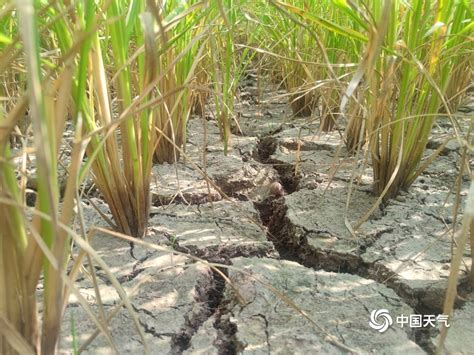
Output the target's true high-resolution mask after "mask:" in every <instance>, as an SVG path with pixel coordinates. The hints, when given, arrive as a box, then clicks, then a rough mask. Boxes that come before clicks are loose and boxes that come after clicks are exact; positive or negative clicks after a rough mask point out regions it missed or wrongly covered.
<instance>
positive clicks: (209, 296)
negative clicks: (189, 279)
mask: <svg viewBox="0 0 474 355" xmlns="http://www.w3.org/2000/svg"><path fill="white" fill-rule="evenodd" d="M219 271H220V272H222V273H223V274H226V272H227V270H226V269H224V268H219ZM211 273H212V274H211V275H210V278H209V279H205V280H200V281H198V285H197V286H196V287H195V300H194V301H195V302H196V304H200V305H201V308H200V310H199V311H197V312H196V311H195V312H193V313H191V314H190V315H187V316H186V321H185V325H184V327H183V328H182V329H181V330H180V331H179V332H178V333H177V334H174V335H173V337H172V345H171V352H172V353H173V354H182V353H183V352H184V351H185V350H187V349H189V347H190V345H191V339H192V337H193V336H194V335H195V334H196V332H197V331H198V330H199V328H200V327H201V326H202V325H203V324H204V322H205V321H206V320H207V319H209V318H210V317H211V316H212V315H213V314H215V313H217V311H218V308H219V306H220V304H221V301H222V298H223V296H224V290H225V281H224V280H223V279H222V276H221V275H220V274H219V272H218V271H216V270H212V271H211Z"/></svg>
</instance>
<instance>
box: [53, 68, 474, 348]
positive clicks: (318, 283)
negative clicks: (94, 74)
mask: <svg viewBox="0 0 474 355" xmlns="http://www.w3.org/2000/svg"><path fill="white" fill-rule="evenodd" d="M463 107H464V106H463ZM466 107H468V106H466ZM464 111H467V112H461V113H460V114H459V119H460V122H461V123H462V124H461V128H462V129H466V127H467V126H468V124H469V120H470V119H471V117H472V116H470V115H471V113H470V112H469V110H464ZM237 114H238V115H239V126H235V127H233V133H234V134H233V136H232V148H231V150H230V151H229V153H228V155H227V156H224V154H223V148H222V144H221V143H220V140H219V131H218V129H217V127H216V126H215V124H214V123H213V122H212V120H210V119H206V118H197V117H196V118H193V119H191V120H190V122H189V132H190V133H189V136H188V143H187V144H186V154H185V156H183V157H181V159H180V161H179V162H178V163H177V164H175V165H169V164H164V165H160V166H155V167H154V170H153V176H154V179H153V180H154V183H153V186H152V204H153V207H152V210H151V219H150V223H149V229H148V235H147V238H146V239H145V241H147V242H150V243H154V244H155V245H157V246H159V247H160V249H159V250H156V249H151V248H147V247H145V246H141V245H139V244H135V245H134V246H133V247H132V246H130V245H129V243H127V242H124V241H121V240H119V239H116V238H113V237H111V236H107V235H100V234H98V235H95V236H94V238H93V240H92V245H93V247H94V248H95V249H96V251H97V253H98V254H99V255H100V256H101V257H102V258H103V259H104V261H105V262H106V263H107V264H108V266H109V267H110V271H111V272H112V273H113V275H114V276H115V277H116V278H117V280H118V281H119V282H120V283H121V285H122V287H123V289H124V291H125V292H126V293H127V295H129V299H130V303H131V307H132V309H133V310H134V312H135V314H136V317H137V321H138V323H139V324H140V325H141V326H142V327H143V329H144V339H145V342H146V345H147V347H148V349H149V351H150V352H151V353H152V354H236V353H243V354H270V353H271V354H273V353H276V354H288V353H294V354H311V353H331V354H335V353H351V352H354V353H364V354H365V353H371V354H394V353H402V352H404V353H409V354H418V353H419V354H423V353H429V354H430V353H433V349H434V344H435V343H436V337H437V334H438V330H437V328H431V329H428V328H427V329H425V328H423V329H410V328H408V327H404V328H401V327H399V326H398V325H397V324H394V325H393V326H392V327H390V328H389V329H388V331H386V332H384V333H383V334H382V333H379V332H377V331H376V330H374V329H372V328H370V327H369V318H370V313H371V311H372V310H377V309H387V311H388V312H389V313H390V314H391V315H392V316H393V317H394V318H395V317H396V316H397V315H401V314H405V315H409V314H415V313H416V314H424V315H429V314H434V315H437V314H440V313H441V312H442V302H443V299H444V294H445V290H446V285H447V276H448V274H449V267H450V260H451V255H452V245H453V230H454V228H455V227H456V226H458V225H459V223H460V220H461V218H462V214H458V215H457V216H456V217H454V214H453V211H454V207H455V206H456V204H457V203H459V202H460V203H461V204H462V203H463V200H462V199H461V201H456V199H455V194H453V193H452V192H453V189H455V187H456V186H460V189H461V193H460V195H461V196H462V197H463V196H466V193H467V187H468V181H469V179H468V177H466V176H463V177H462V178H461V181H460V184H458V185H456V178H457V177H458V176H459V175H460V174H459V171H460V170H459V169H460V158H461V152H460V149H459V145H458V144H457V142H455V141H453V142H451V143H449V144H448V145H447V146H446V147H445V149H444V150H443V152H442V154H441V155H440V156H439V157H438V158H437V159H436V160H435V161H434V163H433V164H432V165H431V166H429V167H428V168H427V169H426V171H425V172H424V173H423V174H422V175H421V176H420V177H419V178H418V179H417V180H416V181H415V183H414V184H413V186H412V188H411V189H410V190H409V191H408V192H403V193H402V194H401V195H400V196H399V197H397V198H396V199H394V200H393V201H391V202H389V203H387V204H383V205H381V206H380V207H378V208H377V209H376V210H375V211H374V212H373V213H372V214H371V215H370V217H368V218H367V220H366V222H365V223H363V224H362V226H361V227H360V228H358V229H357V230H356V231H355V232H354V231H353V230H351V228H348V226H354V225H355V224H357V222H358V221H359V220H361V219H362V218H364V216H365V215H366V213H367V211H369V209H370V208H371V207H372V206H373V205H374V203H375V202H376V200H377V198H376V197H374V196H373V194H372V192H371V191H372V186H371V183H372V172H371V169H370V167H369V166H368V165H367V164H366V163H365V162H364V159H362V158H359V159H356V157H354V156H351V155H350V154H348V152H347V151H346V149H345V147H344V146H343V145H342V143H341V132H338V131H333V132H329V133H325V132H320V130H319V125H318V121H317V120H311V119H305V120H303V119H296V118H292V117H291V110H290V107H289V105H288V103H287V98H286V97H284V92H282V91H277V90H274V89H272V88H269V87H268V88H266V89H265V90H262V89H260V88H259V85H257V81H256V79H255V78H252V77H250V78H249V79H248V82H247V83H246V84H245V86H244V87H243V88H242V90H241V103H240V104H239V105H238V108H237ZM450 133H451V129H450V125H449V124H448V123H447V122H445V121H443V120H440V124H439V125H438V126H437V127H435V129H434V133H433V137H432V138H431V139H430V142H429V144H428V150H427V153H426V154H427V156H429V154H430V153H431V152H433V151H434V150H435V149H437V148H438V147H439V146H440V145H441V144H442V143H443V137H445V136H447V135H449V134H450ZM201 171H204V172H205V174H207V177H208V179H204V177H203V174H202V173H201ZM351 181H353V183H351ZM92 195H93V196H95V197H92V201H93V203H94V205H96V206H98V207H99V208H100V210H101V211H102V212H103V213H104V214H105V215H108V214H109V212H108V210H107V206H106V205H105V204H104V203H103V201H102V200H101V199H100V196H99V195H98V194H97V193H94V191H93V190H92ZM349 197H350V198H349ZM83 213H84V218H85V221H86V223H85V224H86V226H91V225H103V226H105V225H106V224H105V222H104V221H103V219H102V218H101V217H100V215H99V214H98V213H97V212H96V211H95V210H94V208H92V205H91V203H83ZM469 253H470V251H469V250H466V255H465V256H466V258H465V262H464V264H463V269H462V274H461V277H460V286H459V294H460V295H461V297H460V298H459V300H458V301H459V302H458V303H457V304H456V307H457V309H456V312H455V315H454V318H453V323H452V327H453V328H456V330H454V331H451V332H450V333H449V335H448V339H447V342H446V349H445V350H446V352H447V353H459V354H468V353H469V352H470V351H472V348H473V345H472V344H468V340H471V339H473V338H474V336H473V335H474V334H473V331H472V326H471V323H472V319H473V318H472V317H473V302H472V296H471V297H470V298H469V297H468V296H467V292H466V291H467V290H466V288H465V285H464V284H465V280H466V277H467V270H468V268H469V267H470V264H469V262H470V261H469ZM186 255H188V256H186ZM198 258H199V259H201V260H204V261H205V262H200V261H199V260H198ZM216 263H217V264H220V265H221V266H218V267H216ZM93 267H94V270H95V273H96V275H97V280H98V281H97V282H98V285H99V290H100V298H99V297H98V296H97V294H96V292H95V290H94V287H93V283H92V282H91V273H90V270H91V265H88V263H87V262H86V265H85V268H84V272H83V273H82V274H81V276H80V278H79V280H78V282H77V287H78V290H79V292H80V293H81V295H82V296H83V297H84V298H85V300H86V301H87V303H88V304H89V306H90V308H91V310H92V311H93V312H95V313H96V314H98V315H99V317H100V316H104V317H107V316H109V315H110V314H113V316H112V317H111V319H110V320H109V327H108V331H109V334H110V337H111V339H112V340H113V343H114V344H115V346H116V348H117V350H118V351H119V353H123V354H138V353H143V352H144V351H145V347H144V344H143V341H142V338H141V337H140V336H139V333H138V332H137V330H136V327H135V326H134V321H133V317H132V316H131V314H130V312H129V311H128V310H127V309H126V308H125V307H124V306H123V304H122V303H121V298H120V296H119V294H118V293H117V291H116V290H115V288H114V287H113V285H112V283H111V281H110V277H109V276H108V275H107V272H106V271H105V270H103V269H102V268H100V267H99V266H97V265H95V264H94V266H93ZM224 279H226V280H224ZM229 282H230V283H229ZM464 296H466V297H467V298H465V297H464ZM99 304H102V305H103V307H99ZM100 309H103V310H104V311H105V315H101V312H100V311H99V310H100ZM95 331H96V326H95V324H94V323H93V322H92V321H91V320H90V317H89V316H88V315H87V313H86V311H85V310H84V308H83V307H82V306H80V305H79V301H78V299H77V297H76V296H74V295H73V296H71V299H70V304H69V306H68V307H67V309H66V314H65V318H64V324H63V327H62V338H61V343H60V349H61V352H62V353H70V352H71V351H72V349H73V348H74V345H73V343H74V342H76V343H77V344H78V346H81V345H82V344H84V343H85V342H87V344H88V345H87V347H86V348H85V353H89V354H109V353H114V350H113V348H112V347H111V345H110V344H109V342H108V340H107V338H106V337H105V336H104V335H98V336H96V337H95V338H93V339H92V341H89V340H91V338H90V337H91V335H93V334H94V332H95Z"/></svg>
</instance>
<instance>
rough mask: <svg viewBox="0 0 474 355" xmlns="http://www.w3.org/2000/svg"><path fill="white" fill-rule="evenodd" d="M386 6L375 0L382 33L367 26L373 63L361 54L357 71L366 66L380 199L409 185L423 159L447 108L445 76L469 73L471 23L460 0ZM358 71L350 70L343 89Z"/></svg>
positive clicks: (369, 131)
mask: <svg viewBox="0 0 474 355" xmlns="http://www.w3.org/2000/svg"><path fill="white" fill-rule="evenodd" d="M389 6H390V7H387V9H389V11H387V12H386V13H384V12H383V11H382V6H381V5H380V4H376V3H374V4H373V6H372V9H371V11H372V12H371V14H370V15H371V16H372V17H373V18H379V17H380V16H381V19H380V22H379V23H380V24H383V26H386V30H385V31H386V36H385V37H384V38H381V37H382V36H383V33H385V31H383V30H381V27H380V26H379V27H378V28H377V29H374V30H372V33H371V36H370V40H369V43H368V45H367V49H366V52H365V58H366V59H367V58H372V59H373V63H370V60H368V59H367V60H365V61H364V62H363V63H362V64H361V66H360V68H359V71H358V73H361V71H365V72H366V78H365V81H366V84H363V85H367V91H366V92H367V117H366V122H365V127H366V130H367V132H366V136H367V137H368V142H369V143H368V144H369V149H370V152H371V158H372V165H373V171H374V183H375V192H376V194H378V195H382V196H383V198H384V199H389V198H392V197H394V196H396V195H397V193H398V192H399V191H400V190H402V189H407V188H408V187H409V186H410V185H411V184H412V183H413V181H414V180H415V179H416V177H417V176H418V175H419V174H420V173H421V172H422V171H423V168H424V167H425V166H426V164H421V163H420V162H421V159H422V157H423V153H424V150H425V146H426V143H427V141H428V138H429V135H430V132H431V128H432V126H433V123H434V122H435V120H436V116H437V114H438V112H439V111H440V110H441V109H443V110H444V111H445V112H446V113H447V114H448V115H451V109H450V107H449V104H448V100H449V98H448V97H446V94H447V90H448V88H449V87H450V83H452V85H455V84H456V85H458V84H459V83H456V82H455V81H453V80H456V78H457V77H458V75H462V76H465V77H469V75H470V72H469V69H468V68H469V67H468V66H466V56H468V53H469V51H470V48H471V46H470V43H469V41H467V39H468V37H467V36H468V33H469V31H470V29H472V11H471V9H470V8H469V6H468V4H467V2H464V1H447V2H445V3H444V4H443V6H439V4H436V3H431V4H429V3H425V2H423V1H414V2H412V3H411V4H410V5H409V6H408V5H407V4H406V3H404V2H401V1H392V2H391V3H390V5H389ZM379 51H380V55H378V54H377V53H378V52H379ZM451 73H457V75H456V76H451ZM460 73H462V74H460ZM361 78H362V76H361V75H358V74H356V76H355V77H354V79H355V80H353V81H352V83H351V86H350V87H349V89H348V92H350V91H351V90H353V89H354V88H355V86H356V85H357V84H358V83H359V82H360V79H361ZM354 119H356V120H361V119H363V118H362V117H354ZM349 127H350V128H351V129H353V131H350V132H348V133H347V134H348V136H349V137H352V138H351V139H352V140H354V141H357V138H356V137H359V136H360V131H359V130H358V128H357V127H360V125H359V126H357V125H353V126H352V125H351V126H349ZM354 127H356V128H354ZM429 161H430V160H427V162H429Z"/></svg>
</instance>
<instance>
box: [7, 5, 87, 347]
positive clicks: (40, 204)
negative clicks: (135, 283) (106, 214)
mask: <svg viewBox="0 0 474 355" xmlns="http://www.w3.org/2000/svg"><path fill="white" fill-rule="evenodd" d="M4 10H6V11H5V12H4V13H2V20H4V19H5V17H7V16H12V17H13V16H14V17H15V20H18V22H17V25H16V26H18V29H19V31H20V35H21V40H20V38H14V37H13V36H11V37H9V38H7V39H6V40H5V41H4V44H3V45H2V46H3V48H4V49H5V52H4V53H15V54H14V55H13V56H10V57H2V64H5V60H7V61H8V60H12V61H13V60H18V59H19V58H20V57H19V56H20V51H15V50H12V47H9V46H12V45H13V44H14V45H15V47H16V46H17V45H19V43H21V45H22V49H23V51H24V56H22V57H21V58H22V59H23V60H24V63H25V67H26V71H25V72H26V74H24V77H25V79H26V80H27V91H26V92H25V96H24V98H23V99H19V100H18V101H17V102H16V104H15V105H12V106H10V107H9V106H7V108H6V110H5V111H6V116H5V113H3V112H2V111H0V123H1V125H2V135H1V139H0V166H1V167H0V223H1V224H2V226H3V228H2V229H1V231H0V243H1V246H0V252H1V254H0V284H1V286H0V289H1V292H0V322H1V324H2V326H1V327H0V328H1V333H0V352H1V353H2V354H16V353H21V354H33V353H44V354H51V353H54V351H55V348H56V342H57V340H58V335H59V328H60V322H61V315H62V310H63V308H64V305H65V302H67V297H64V293H65V289H66V284H68V279H67V276H65V267H66V264H67V262H68V261H69V244H70V236H69V235H68V232H67V231H66V229H64V226H67V225H68V224H69V223H70V222H71V218H72V216H73V208H74V198H75V191H76V181H77V180H76V177H77V173H78V169H79V164H80V162H81V150H80V146H76V148H75V149H74V150H73V154H72V159H71V166H70V170H69V171H70V178H69V179H68V181H67V186H66V192H65V194H64V197H63V202H62V205H61V210H59V184H58V176H57V174H58V171H57V167H58V160H57V157H58V152H59V142H60V138H61V135H62V132H63V128H64V124H65V121H66V118H67V108H68V105H69V96H70V93H71V90H72V74H73V67H74V66H73V64H72V63H71V61H68V60H66V59H65V57H63V58H62V60H63V63H62V64H57V65H58V66H59V68H58V71H57V73H56V74H57V75H56V76H53V75H51V73H49V74H48V71H47V70H45V62H44V61H42V60H41V59H40V35H39V31H38V28H39V26H38V23H37V13H36V12H35V8H34V4H33V2H31V1H18V2H16V6H13V4H9V6H7V7H6V8H4ZM13 11H15V13H14V15H13ZM11 21H12V22H13V20H11ZM71 54H73V52H69V53H68V55H71ZM45 72H46V74H45ZM5 73H7V66H5V65H2V72H0V75H3V74H5ZM7 76H10V77H12V76H13V77H16V78H18V79H19V78H21V77H23V75H22V74H19V75H11V74H8V73H7ZM18 94H22V93H21V92H19V93H18ZM26 102H28V106H29V117H30V118H31V122H32V126H33V131H34V155H35V158H36V173H37V181H38V184H37V185H38V189H37V199H36V205H35V208H34V210H33V211H32V213H33V216H32V220H31V219H30V217H28V216H27V210H26V204H25V199H24V194H25V191H24V185H18V183H17V176H16V165H15V164H14V157H15V156H14V155H13V154H12V151H11V149H10V147H9V142H8V133H9V132H11V130H12V128H13V125H14V124H15V123H16V122H18V120H20V119H22V117H21V116H22V115H23V114H24V113H25V108H26ZM10 108H11V109H10ZM25 152H26V150H25ZM23 159H25V153H24V154H23ZM40 276H42V281H41V282H42V284H43V287H44V294H43V312H42V320H41V322H40V321H39V319H38V305H37V294H36V292H37V290H36V288H37V285H38V283H39V282H40ZM69 286H70V285H69Z"/></svg>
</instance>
